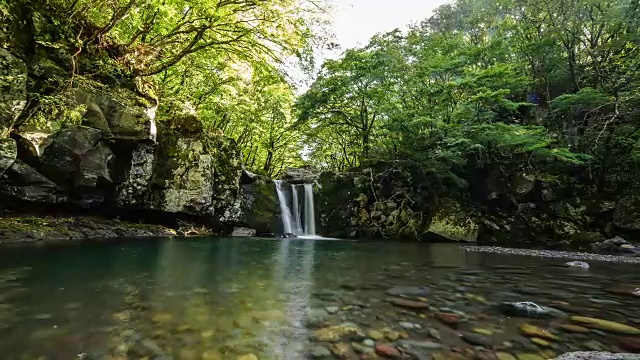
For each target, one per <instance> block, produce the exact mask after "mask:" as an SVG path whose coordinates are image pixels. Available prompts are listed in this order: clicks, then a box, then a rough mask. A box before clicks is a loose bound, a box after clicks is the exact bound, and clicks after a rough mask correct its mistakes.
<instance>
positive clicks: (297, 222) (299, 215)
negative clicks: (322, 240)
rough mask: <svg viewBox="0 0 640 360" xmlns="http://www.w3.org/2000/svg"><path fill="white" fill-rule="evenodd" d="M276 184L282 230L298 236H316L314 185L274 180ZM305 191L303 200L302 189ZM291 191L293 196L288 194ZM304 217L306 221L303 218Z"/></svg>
mask: <svg viewBox="0 0 640 360" xmlns="http://www.w3.org/2000/svg"><path fill="white" fill-rule="evenodd" d="M273 182H274V183H275V184H276V193H277V194H278V203H279V205H280V217H281V218H282V231H283V233H285V234H294V235H296V236H316V219H315V210H314V202H313V185H312V184H304V185H303V186H301V185H289V184H288V183H287V182H286V181H283V180H273ZM301 189H302V190H303V191H304V196H303V197H302V200H303V201H302V202H301V201H300V200H301V199H300V190H301ZM289 192H290V193H291V196H288V194H289ZM289 199H291V202H289ZM303 218H304V221H302V219H303Z"/></svg>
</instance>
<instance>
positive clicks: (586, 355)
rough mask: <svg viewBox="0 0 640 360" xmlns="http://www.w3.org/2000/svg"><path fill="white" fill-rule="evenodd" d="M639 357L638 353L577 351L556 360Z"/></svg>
mask: <svg viewBox="0 0 640 360" xmlns="http://www.w3.org/2000/svg"><path fill="white" fill-rule="evenodd" d="M638 358H639V357H638V355H637V354H627V353H615V354H614V353H610V352H598V351H577V352H572V353H566V354H562V355H560V356H559V357H557V358H555V360H638Z"/></svg>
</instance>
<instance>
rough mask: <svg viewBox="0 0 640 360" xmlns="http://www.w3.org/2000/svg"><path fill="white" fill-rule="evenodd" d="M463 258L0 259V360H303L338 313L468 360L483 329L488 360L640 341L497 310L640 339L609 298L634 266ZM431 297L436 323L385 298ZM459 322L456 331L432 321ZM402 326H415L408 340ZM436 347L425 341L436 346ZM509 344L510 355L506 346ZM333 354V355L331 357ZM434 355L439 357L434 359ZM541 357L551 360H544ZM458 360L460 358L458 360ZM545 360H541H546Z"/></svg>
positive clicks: (358, 248) (214, 247) (287, 252)
mask: <svg viewBox="0 0 640 360" xmlns="http://www.w3.org/2000/svg"><path fill="white" fill-rule="evenodd" d="M562 262H563V261H562V260H546V259H541V258H534V257H527V256H514V255H509V256H507V255H500V254H488V253H469V252H463V251H461V250H460V249H459V248H458V247H457V246H455V245H451V244H434V245H429V244H417V243H385V242H353V241H317V240H316V241H314V240H304V239H226V238H211V239H198V240H193V239H185V240H180V239H154V240H135V239H134V240H131V241H113V242H101V243H85V244H77V245H57V246H41V247H16V248H0V354H2V355H0V358H2V359H6V360H12V359H77V358H78V356H80V358H82V357H85V358H92V359H93V358H95V359H125V358H127V357H125V356H128V358H129V359H142V358H145V357H147V358H149V359H154V358H155V359H170V358H174V359H209V360H212V359H237V358H239V357H240V356H243V355H246V354H254V355H256V356H257V357H258V358H259V359H304V358H306V357H307V353H308V351H307V349H308V347H309V336H310V334H311V333H312V331H313V329H309V328H307V326H306V322H305V319H306V314H307V313H308V311H309V309H317V308H324V307H326V306H337V307H339V308H340V311H339V312H338V313H336V314H333V315H329V316H328V317H327V318H326V319H323V322H324V324H322V326H326V325H337V324H341V323H344V322H350V323H354V324H356V325H357V326H359V327H360V328H361V329H362V330H363V331H364V332H367V331H369V330H376V329H381V328H390V329H394V330H397V331H399V332H402V333H406V335H405V336H408V337H409V338H411V339H417V340H426V339H429V340H433V341H436V340H435V339H433V338H431V337H429V336H431V335H432V334H433V333H429V332H427V329H435V330H437V331H438V332H439V333H440V334H441V335H442V336H441V340H440V342H441V343H442V346H443V349H438V350H433V351H438V352H443V353H446V352H448V351H450V350H451V349H454V350H457V351H459V352H460V353H461V354H465V351H466V354H467V355H468V356H470V357H469V358H472V357H471V356H472V355H469V354H471V353H473V351H477V349H475V348H474V347H472V346H471V345H469V344H468V343H466V342H464V341H462V340H461V338H460V337H459V334H460V333H461V332H465V331H471V329H473V328H483V329H489V330H491V331H492V333H493V334H491V335H487V336H486V337H487V338H490V340H491V341H492V343H493V345H492V348H493V350H494V351H508V352H511V353H513V354H516V355H517V354H518V353H521V352H527V353H537V354H545V351H546V354H549V351H551V352H555V353H562V352H565V351H570V350H586V349H591V348H593V347H596V346H601V347H602V348H603V349H604V350H614V351H616V350H620V348H619V343H620V341H621V340H625V339H627V340H628V339H629V338H632V339H638V337H637V336H635V337H633V336H624V335H617V334H612V333H607V332H600V331H591V332H590V333H588V334H586V335H583V334H569V333H564V332H561V331H559V330H558V329H557V328H556V327H557V326H558V325H559V324H560V323H566V322H568V320H559V319H551V320H547V319H545V320H540V319H525V318H513V317H511V318H509V317H506V316H504V315H502V314H501V313H500V312H499V311H498V310H496V306H495V305H496V304H497V303H498V302H501V301H533V302H536V303H538V304H540V305H547V306H548V305H550V304H556V303H555V302H562V304H566V305H564V307H565V308H570V307H573V308H575V310H570V311H575V313H576V314H580V315H586V316H592V317H598V318H601V319H608V320H612V321H616V322H620V323H624V324H627V325H631V326H635V327H640V298H637V297H632V296H624V295H616V294H611V293H609V292H606V291H605V289H609V288H611V287H616V286H634V285H638V284H640V271H639V270H640V266H638V265H633V264H609V263H592V266H591V268H590V269H589V270H588V271H583V270H576V269H566V268H559V267H555V266H553V265H554V264H558V263H562ZM395 286H426V287H429V288H431V293H430V294H429V295H428V296H426V297H427V301H428V303H429V304H430V305H431V306H432V308H431V309H429V310H420V311H412V310H407V309H401V308H397V307H393V306H391V305H390V304H389V303H388V302H387V301H386V299H387V298H388V295H387V294H385V292H386V291H387V289H389V288H391V287H395ZM452 310H453V311H457V312H459V313H461V314H463V317H464V318H465V319H466V322H463V323H461V324H460V325H459V326H458V328H457V329H452V328H450V327H448V326H446V325H444V324H442V323H440V322H439V321H438V320H436V319H435V318H434V317H433V315H434V313H435V312H438V311H452ZM568 311H569V310H568ZM401 321H408V322H412V323H415V324H419V325H420V327H421V329H415V330H406V329H402V328H401V327H400V325H399V322H401ZM523 323H529V324H533V325H537V326H540V327H543V328H547V329H549V330H550V331H552V332H553V333H554V334H557V335H558V336H559V337H560V340H559V341H552V344H551V348H550V349H548V348H546V347H540V346H538V345H535V344H532V343H530V342H529V341H528V339H526V338H523V337H522V336H521V335H520V334H519V332H518V326H519V325H521V324H523ZM429 334H431V335H429ZM505 341H507V343H504V342H505ZM324 345H326V346H329V345H328V344H324ZM430 351H432V350H430ZM542 356H544V355H542ZM463 358H464V357H463ZM543 358H544V357H543Z"/></svg>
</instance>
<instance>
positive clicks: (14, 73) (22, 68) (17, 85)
mask: <svg viewBox="0 0 640 360" xmlns="http://www.w3.org/2000/svg"><path fill="white" fill-rule="evenodd" d="M0 89H2V91H1V92H0V133H2V132H4V131H6V130H7V129H8V128H10V127H11V125H12V123H13V121H14V120H15V119H16V118H17V117H18V116H19V115H20V113H21V112H22V110H23V109H24V107H25V106H26V105H27V66H26V65H25V63H24V62H23V61H22V60H20V59H18V58H17V57H15V56H13V55H12V54H11V53H10V52H9V51H7V50H6V49H2V48H0Z"/></svg>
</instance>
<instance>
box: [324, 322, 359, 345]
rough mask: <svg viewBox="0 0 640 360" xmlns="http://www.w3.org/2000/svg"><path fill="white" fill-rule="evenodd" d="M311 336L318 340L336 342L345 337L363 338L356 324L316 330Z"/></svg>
mask: <svg viewBox="0 0 640 360" xmlns="http://www.w3.org/2000/svg"><path fill="white" fill-rule="evenodd" d="M312 338H313V339H314V340H315V341H320V342H338V341H340V340H346V339H349V340H350V339H357V338H364V334H362V331H361V330H360V328H358V327H356V326H351V325H337V326H330V327H326V328H323V329H320V330H316V331H315V332H314V333H313V336H312Z"/></svg>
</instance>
